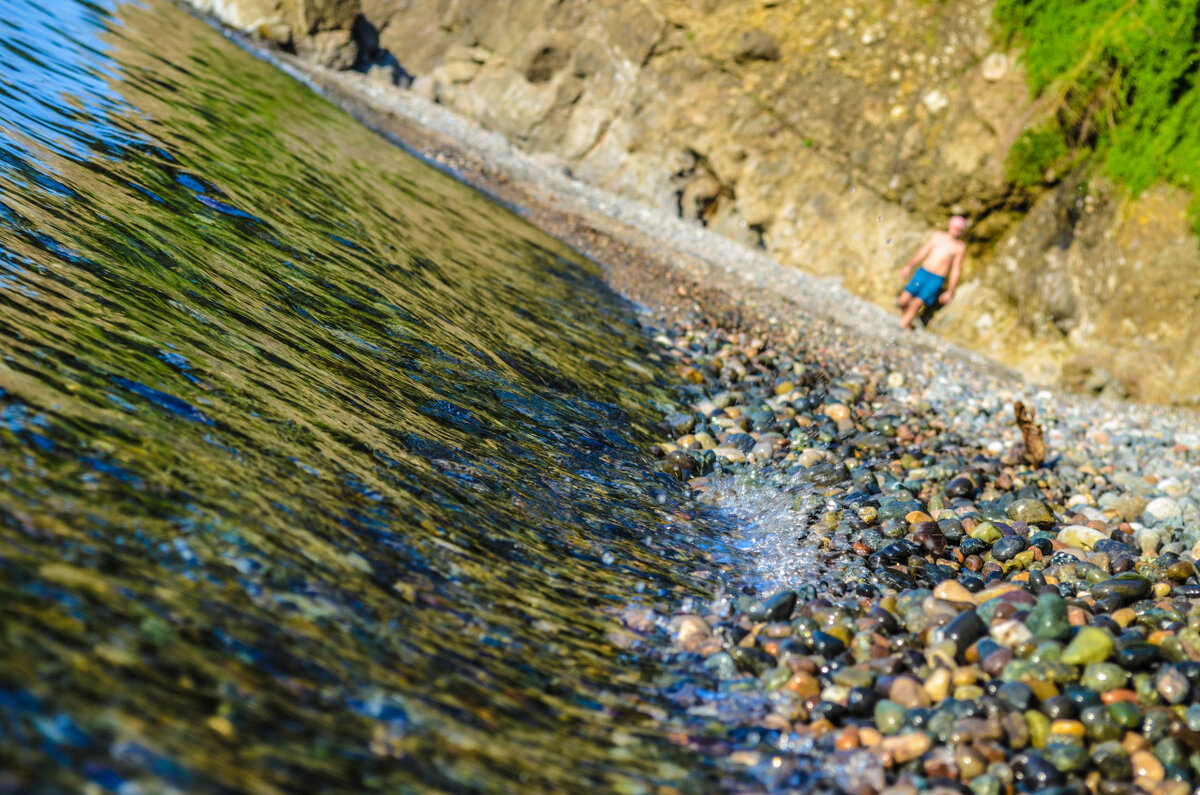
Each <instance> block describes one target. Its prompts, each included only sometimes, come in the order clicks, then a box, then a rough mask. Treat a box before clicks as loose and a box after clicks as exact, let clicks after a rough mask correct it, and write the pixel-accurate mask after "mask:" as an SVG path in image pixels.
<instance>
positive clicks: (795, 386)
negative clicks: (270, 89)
mask: <svg viewBox="0 0 1200 795" xmlns="http://www.w3.org/2000/svg"><path fill="white" fill-rule="evenodd" d="M280 63H281V65H283V66H284V67H285V68H287V69H289V70H290V71H292V72H293V73H294V74H297V75H298V76H300V77H301V78H302V79H305V80H306V81H308V82H309V83H310V85H314V86H315V87H316V88H318V90H320V91H322V92H323V93H324V94H325V95H326V96H327V97H330V98H331V99H333V100H334V101H335V102H338V104H341V105H342V106H343V107H345V108H347V109H348V110H350V111H351V112H352V113H354V114H355V115H356V116H358V117H359V118H360V119H362V120H364V121H365V122H366V123H367V124H369V125H371V126H373V127H374V128H375V129H377V130H380V131H382V132H384V133H385V134H386V135H388V136H389V137H390V138H392V140H394V141H397V142H399V143H401V144H402V145H404V146H406V147H407V148H408V149H409V150H410V151H413V152H415V153H416V154H418V155H420V156H422V157H423V158H425V159H426V160H427V161H429V162H431V163H433V164H435V165H438V166H439V167H441V168H443V169H444V170H447V171H450V172H451V173H454V174H455V175H456V176H458V177H459V178H461V179H463V180H464V181H466V182H467V183H469V184H472V185H474V186H476V187H477V188H479V189H480V190H483V191H484V192H485V193H488V194H489V195H490V196H491V197H493V198H495V199H496V200H498V201H500V202H502V203H505V204H507V205H508V206H510V207H513V208H515V209H516V210H517V211H518V212H519V213H520V214H522V215H523V216H524V217H525V218H527V219H528V220H530V221H531V222H532V223H534V224H535V225H537V226H539V227H541V228H542V229H544V230H546V231H549V232H550V233H551V234H553V235H555V236H556V237H558V238H560V239H562V240H564V241H566V242H567V243H569V244H570V245H572V246H573V247H575V248H576V249H577V250H579V251H581V252H582V253H584V254H586V255H588V256H589V257H591V258H592V259H593V260H595V261H596V262H598V263H600V265H601V266H602V267H603V269H604V272H605V274H606V278H607V280H608V281H609V283H610V284H611V285H612V286H613V287H614V288H615V289H617V290H618V291H619V292H621V293H622V294H623V295H624V296H626V297H627V298H628V299H629V300H631V301H633V302H635V303H636V304H638V306H639V307H640V309H641V317H642V323H643V326H644V329H645V331H646V334H647V335H648V336H649V337H650V338H651V339H653V340H654V342H655V350H656V353H655V355H654V358H655V359H656V360H657V361H656V362H655V364H656V365H657V366H661V367H662V368H663V369H664V370H665V372H667V373H669V374H670V375H671V379H672V382H673V390H674V395H675V399H674V401H673V402H672V403H671V404H669V405H666V404H664V405H662V406H660V407H659V408H660V413H661V417H662V419H661V422H660V424H659V427H658V428H657V434H658V439H657V442H656V443H655V444H654V445H653V446H652V447H651V448H650V449H648V450H647V451H646V452H647V456H648V457H649V458H651V459H652V460H653V462H654V464H653V465H654V466H655V467H657V468H658V469H660V470H661V471H663V472H665V473H667V474H668V475H670V476H671V477H672V478H674V479H675V480H676V481H678V483H679V487H680V488H681V489H682V490H684V491H685V492H686V494H688V495H689V496H690V498H691V499H692V500H694V502H695V503H696V504H697V506H699V507H701V508H702V509H703V510H705V511H708V512H710V513H711V514H712V515H714V516H719V517H721V518H722V520H723V521H726V522H728V523H729V525H730V527H731V528H733V529H732V530H731V535H730V539H729V545H730V549H731V550H733V552H732V553H731V554H730V555H728V556H721V557H719V558H714V559H713V560H711V561H701V562H698V563H697V566H696V570H695V571H694V572H693V576H694V577H695V579H696V580H697V582H698V583H700V584H701V586H702V589H703V590H705V591H707V592H708V593H709V594H711V598H709V599H706V600H689V601H688V602H686V603H684V604H680V605H677V606H676V607H675V608H674V609H673V610H672V611H669V612H663V611H655V610H650V609H647V608H645V607H642V606H639V605H633V606H631V607H629V608H627V609H626V610H625V611H624V612H623V613H622V620H623V622H624V625H625V630H626V631H627V633H629V635H632V636H634V637H635V638H639V639H640V641H639V642H636V643H632V642H630V643H627V644H626V645H628V646H629V647H631V648H636V649H639V650H641V651H640V653H645V654H647V655H653V656H656V657H659V658H662V659H665V660H669V661H670V663H671V664H672V665H674V666H682V667H684V668H686V669H687V670H689V671H690V672H691V676H690V679H689V684H687V685H685V686H683V687H681V688H678V689H677V690H675V691H674V692H673V693H672V694H671V703H672V708H673V709H675V710H676V711H677V713H678V715H679V716H680V720H681V722H682V725H683V726H684V727H685V729H683V730H681V731H679V732H677V733H676V734H675V735H674V736H673V738H672V739H673V741H675V742H678V743H679V744H681V745H687V746H692V747H701V748H704V749H706V751H707V752H708V753H710V754H711V755H713V756H715V757H721V758H722V759H725V760H726V761H727V762H728V763H729V764H730V765H732V766H733V767H734V768H737V769H739V770H741V771H744V772H745V773H746V774H747V775H748V776H749V780H751V781H755V782H757V783H758V785H759V786H761V787H763V788H766V789H770V790H783V791H786V790H789V789H796V788H798V787H802V788H803V789H806V790H824V791H839V792H850V793H878V792H886V793H893V795H899V793H915V792H947V793H950V792H963V793H965V792H972V793H978V794H979V795H999V794H1000V793H1008V792H1014V791H1015V792H1032V791H1059V792H1079V793H1085V792H1089V793H1134V792H1146V793H1156V794H1158V793H1162V794H1163V795H1166V794H1167V793H1179V794H1180V795H1182V793H1186V792H1191V791H1193V790H1194V789H1195V788H1196V787H1197V786H1198V785H1200V572H1198V570H1197V565H1196V561H1197V557H1198V556H1200V422H1198V421H1197V417H1196V416H1195V415H1194V414H1190V413H1187V412H1183V411H1176V410H1168V409H1165V408H1161V407H1153V406H1135V405H1131V404H1126V403H1119V402H1101V401H1096V400H1092V399H1088V398H1082V397H1077V396H1070V395H1064V394H1060V393H1057V392H1054V391H1048V390H1042V389H1039V388H1037V387H1033V386H1030V385H1029V384H1027V383H1025V382H1024V381H1023V380H1022V379H1021V377H1020V374H1018V373H1013V372H1010V371H1007V370H1005V369H1004V368H1001V367H999V366H996V365H994V364H991V363H989V362H987V361H985V360H982V359H981V358H980V357H978V356H976V355H974V354H970V353H968V352H965V351H962V350H960V349H957V348H955V347H954V346H953V345H952V344H950V343H948V342H946V341H944V340H941V339H938V338H937V337H936V336H934V335H932V334H929V333H925V332H917V333H914V334H908V335H905V334H902V333H901V332H899V331H898V330H897V329H896V328H895V325H896V318H895V317H894V316H893V315H892V314H891V313H889V312H887V311H886V310H883V309H880V308H878V307H874V306H869V305H866V304H863V303H861V302H858V301H856V300H855V299H853V298H852V297H850V296H849V294H848V293H847V292H846V291H845V290H843V289H841V287H840V286H838V285H836V284H833V283H830V282H826V281H822V280H817V279H813V278H811V277H808V276H806V275H805V274H803V273H801V272H798V271H794V270H786V269H783V268H781V267H780V266H778V265H775V264H774V263H772V262H770V261H767V260H765V258H764V257H762V256H761V255H760V254H759V253H758V252H753V251H747V250H745V249H741V248H740V247H737V246H735V245H734V244H732V243H730V242H729V241H724V240H722V239H720V238H717V237H716V236H715V235H711V234H708V233H707V232H705V231H704V230H703V229H701V228H699V227H695V226H690V225H686V224H683V223H682V222H680V221H678V219H673V218H667V217H664V216H661V215H658V214H655V213H653V212H651V211H649V210H646V209H645V208H641V207H638V206H637V205H634V204H632V203H629V202H625V201H623V200H619V199H616V198H614V197H612V196H609V195H607V194H601V193H599V192H597V191H594V190H593V189H591V188H587V187H586V186H583V185H580V184H579V183H576V182H574V181H573V180H571V179H570V178H569V177H568V176H566V175H563V174H561V173H559V172H556V171H554V170H553V169H549V168H546V167H544V166H542V165H539V164H538V163H537V162H535V161H533V160H532V159H530V158H528V157H526V156H525V155H523V154H521V153H520V152H517V151H516V150H514V149H513V148H512V147H511V146H509V145H507V144H506V143H505V142H503V141H502V139H499V138H498V136H494V135H491V134H488V133H484V132H482V131H480V130H478V129H477V128H475V127H473V126H472V125H470V124H469V123H467V122H465V121H462V120H459V119H456V118H454V117H452V116H450V115H449V114H447V113H445V111H443V110H442V109H440V108H438V107H436V106H432V105H428V104H422V103H421V101H420V100H419V99H417V98H414V97H408V96H406V95H404V94H402V93H398V92H384V90H383V89H382V88H381V87H379V86H377V85H374V84H371V83H368V82H367V81H365V80H362V79H360V78H356V77H352V76H346V75H340V74H336V73H332V72H326V71H323V70H319V69H317V68H315V67H311V66H305V65H303V64H300V63H299V62H295V61H290V60H287V59H283V60H281V61H280ZM1018 403H1020V404H1021V406H1023V407H1027V408H1028V410H1029V411H1030V412H1031V414H1032V420H1031V422H1027V423H1025V426H1026V427H1025V433H1024V434H1023V433H1022V428H1021V427H1020V425H1019V424H1018V422H1017V412H1018V411H1019V410H1020V409H1018V408H1017V404H1018ZM1029 433H1033V434H1035V435H1037V434H1039V433H1040V436H1041V442H1042V444H1043V445H1044V450H1039V449H1032V448H1034V447H1038V445H1037V444H1033V443H1031V442H1030V439H1029V437H1028V434H1029ZM737 786H741V785H737ZM737 786H734V788H737Z"/></svg>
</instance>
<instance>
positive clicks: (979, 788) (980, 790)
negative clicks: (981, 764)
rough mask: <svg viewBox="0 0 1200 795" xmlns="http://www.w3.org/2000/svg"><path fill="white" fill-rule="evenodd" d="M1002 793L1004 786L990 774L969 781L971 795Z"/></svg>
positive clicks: (997, 794)
mask: <svg viewBox="0 0 1200 795" xmlns="http://www.w3.org/2000/svg"><path fill="white" fill-rule="evenodd" d="M1003 791H1004V785H1003V784H1002V783H1001V781H1000V779H999V778H998V777H997V776H995V775H993V774H991V773H984V774H983V775H982V776H976V777H975V778H973V779H971V793H972V795H1000V794H1001V792H1003Z"/></svg>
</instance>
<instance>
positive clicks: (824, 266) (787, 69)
mask: <svg viewBox="0 0 1200 795" xmlns="http://www.w3.org/2000/svg"><path fill="white" fill-rule="evenodd" d="M196 2H197V3H198V4H199V5H201V6H202V7H206V9H207V10H211V11H213V12H214V13H216V14H217V15H218V16H219V17H221V18H222V19H223V20H225V21H226V22H228V23H229V24H232V25H234V26H236V27H239V28H243V29H247V30H253V31H255V32H257V33H259V34H260V35H263V36H266V37H268V38H271V39H273V40H274V41H276V42H278V43H280V44H282V45H283V46H286V47H290V48H292V49H294V50H296V51H298V52H300V53H303V54H306V55H308V56H309V57H311V58H313V59H315V60H318V61H320V62H322V63H325V64H326V65H332V66H335V67H340V68H351V67H356V68H359V69H360V70H363V71H367V73H368V76H369V77H370V78H373V79H383V80H387V81H389V82H395V83H398V84H400V85H402V86H405V87H408V86H411V87H410V89H409V90H413V91H418V92H421V93H422V94H424V95H425V96H427V97H429V98H431V99H435V100H436V101H438V102H442V103H444V104H446V105H448V106H449V107H451V108H453V109H455V110H456V111H458V112H460V113H463V114H465V115H467V116H469V117H471V118H474V119H476V120H478V121H479V122H480V123H481V124H482V125H484V126H486V127H488V128H491V129H494V130H497V131H499V132H501V133H503V134H504V135H506V136H507V137H508V138H509V139H510V140H512V141H513V142H514V143H515V144H516V145H518V146H520V147H522V148H524V149H526V150H527V151H530V152H533V153H537V154H540V155H542V156H543V157H544V159H545V161H546V162H547V164H549V165H551V166H554V167H557V168H561V169H564V170H567V171H569V172H570V173H571V174H573V175H574V176H576V177H578V178H580V179H583V180H585V181H588V182H591V183H594V184H596V185H599V186H602V187H605V188H609V189H611V190H613V191H615V192H618V193H620V194H623V195H625V196H629V197H634V198H637V199H639V200H640V201H643V202H645V203H646V204H649V205H652V206H655V207H658V208H661V209H662V210H664V211H666V212H670V213H675V214H678V215H681V216H683V217H685V218H691V219H695V220H696V221H697V222H698V223H703V224H706V225H708V226H709V227H711V228H713V229H716V230H718V231H720V232H721V233H723V234H725V235H726V236H728V237H731V238H734V239H737V240H740V241H743V242H744V243H745V244H747V245H750V246H761V247H763V248H765V249H766V250H767V251H768V252H769V253H770V254H771V255H772V256H774V257H775V258H776V259H778V260H779V261H781V262H783V263H785V264H790V265H794V266H796V267H800V268H804V269H806V270H809V271H812V272H814V273H817V274H821V275H826V276H830V277H835V278H840V279H842V280H843V282H844V283H845V285H846V286H847V287H848V288H849V289H850V290H852V291H853V292H855V293H857V294H859V295H861V296H863V297H866V298H868V299H871V300H874V301H877V302H880V303H888V302H890V301H891V300H893V298H894V296H895V294H896V293H897V292H898V290H899V288H900V287H901V286H902V285H901V283H900V281H899V279H898V275H897V273H896V270H897V268H898V267H899V266H900V265H901V264H902V263H903V262H904V261H905V260H906V259H907V258H908V257H909V256H910V255H911V254H912V252H913V251H914V250H915V249H916V248H917V247H918V246H919V245H920V243H921V242H922V240H923V238H924V237H925V236H926V235H927V234H928V233H929V232H930V230H931V229H932V228H934V227H938V226H941V225H943V224H944V223H945V220H946V218H947V217H948V216H949V215H950V214H952V213H961V214H964V215H966V216H968V217H969V218H970V219H971V220H972V227H971V229H970V230H969V233H968V236H967V237H968V242H969V243H970V248H969V254H968V260H967V266H966V275H965V277H964V284H963V286H962V287H961V288H960V291H959V294H958V296H957V298H956V300H955V302H954V303H953V304H951V306H950V307H949V308H947V309H946V310H944V311H942V312H940V313H938V314H937V315H936V316H935V317H934V318H933V319H932V320H931V322H930V327H931V329H932V330H934V331H936V332H937V333H941V334H944V335H947V336H952V337H954V338H956V339H958V340H960V341H962V342H965V343H966V344H968V345H970V346H972V347H974V348H976V349H978V350H982V351H984V352H986V353H988V354H990V355H991V356H993V357H994V358H997V359H999V360H1001V361H1003V362H1006V363H1008V364H1011V365H1014V366H1016V367H1018V368H1020V369H1022V370H1023V371H1025V372H1026V374H1027V375H1029V376H1030V377H1032V378H1033V379H1034V380H1035V381H1041V382H1045V383H1054V382H1060V383H1063V384H1064V385H1066V386H1068V387H1071V388H1076V389H1084V390H1088V391H1094V392H1104V393H1106V394H1110V395H1122V394H1126V393H1129V394H1131V395H1132V396H1133V397H1136V398H1139V399H1145V400H1152V401H1162V402H1195V399H1196V398H1195V396H1196V395H1198V394H1200V356H1196V355H1195V353H1196V352H1197V349H1198V348H1200V320H1198V319H1197V316H1196V313H1195V312H1194V309H1195V307H1196V306H1198V305H1200V249H1198V247H1197V241H1196V239H1195V238H1194V236H1192V235H1191V234H1190V232H1189V231H1188V227H1187V223H1186V220H1185V218H1184V211H1185V207H1186V197H1184V196H1182V195H1180V194H1178V193H1177V192H1174V191H1171V190H1167V189H1157V190H1152V191H1150V192H1148V193H1146V194H1144V195H1142V196H1141V197H1139V198H1135V199H1131V198H1129V197H1128V196H1126V195H1125V194H1124V193H1122V192H1121V191H1120V190H1118V189H1116V188H1114V187H1113V186H1111V185H1109V184H1107V183H1105V182H1104V181H1103V180H1097V179H1092V180H1088V179H1086V178H1085V174H1086V173H1087V172H1086V167H1085V169H1084V170H1081V171H1080V172H1079V173H1075V174H1066V175H1058V174H1045V175H1044V180H1043V183H1044V184H1043V185H1042V186H1041V187H1039V188H1037V189H1035V190H1033V191H1028V190H1026V191H1021V190H1016V189H1014V188H1013V186H1012V185H1011V184H1010V183H1009V182H1007V181H1006V180H1005V178H1004V162H1005V157H1006V155H1007V153H1008V150H1009V148H1010V147H1011V146H1012V145H1013V143H1014V141H1015V140H1017V137H1018V136H1019V135H1020V134H1021V131H1022V129H1023V127H1024V126H1025V125H1026V124H1027V123H1028V122H1029V121H1030V120H1031V119H1034V118H1036V117H1037V115H1038V114H1039V113H1040V112H1042V110H1041V109H1040V108H1039V106H1038V104H1037V103H1036V102H1033V101H1032V100H1031V97H1030V96H1029V95H1028V92H1027V89H1026V87H1025V86H1026V84H1025V79H1024V75H1023V74H1022V71H1021V68H1020V62H1019V58H1018V57H1017V54H1015V53H1010V52H1004V51H1002V50H999V49H997V48H996V45H995V44H994V42H993V40H992V38H991V36H990V30H991V24H990V20H991V4H990V2H988V1H987V0H957V1H955V0H948V1H947V2H939V3H935V2H928V0H894V1H893V0H837V1H836V2H822V0H196ZM204 4H207V6H205V5H204ZM397 90H401V89H399V88H398V89H397Z"/></svg>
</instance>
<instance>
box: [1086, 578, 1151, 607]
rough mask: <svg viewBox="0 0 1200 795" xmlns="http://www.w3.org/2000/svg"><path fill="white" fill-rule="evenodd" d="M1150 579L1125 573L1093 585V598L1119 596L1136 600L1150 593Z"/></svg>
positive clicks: (1131, 600)
mask: <svg viewBox="0 0 1200 795" xmlns="http://www.w3.org/2000/svg"><path fill="white" fill-rule="evenodd" d="M1150 585H1151V583H1150V581H1149V580H1147V579H1146V578H1145V577H1142V576H1140V575H1137V574H1125V575H1121V576H1119V577H1113V578H1112V579H1109V580H1105V581H1104V582H1101V583H1097V584H1095V585H1093V586H1092V589H1091V590H1092V598H1094V599H1102V598H1104V597H1106V596H1117V597H1120V599H1121V600H1122V601H1123V602H1125V603H1127V604H1128V603H1129V602H1136V601H1137V600H1138V599H1142V598H1144V597H1145V596H1146V595H1147V594H1149V593H1150Z"/></svg>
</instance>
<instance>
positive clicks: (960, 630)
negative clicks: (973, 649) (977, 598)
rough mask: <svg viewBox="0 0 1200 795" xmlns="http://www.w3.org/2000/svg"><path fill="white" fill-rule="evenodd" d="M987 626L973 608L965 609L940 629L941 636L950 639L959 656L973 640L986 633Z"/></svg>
mask: <svg viewBox="0 0 1200 795" xmlns="http://www.w3.org/2000/svg"><path fill="white" fill-rule="evenodd" d="M987 631H988V628H987V626H986V625H985V624H984V623H983V620H982V619H980V618H979V616H978V615H976V614H975V611H974V610H965V611H963V612H962V613H959V614H958V618H955V619H954V620H953V621H951V622H950V623H949V624H947V625H946V627H945V628H944V629H943V630H942V637H943V638H945V639H946V640H949V641H952V642H953V643H954V646H955V648H956V650H957V652H958V654H959V655H960V656H961V655H962V654H963V652H965V651H966V650H967V648H968V647H969V646H970V645H971V644H972V643H974V642H975V641H977V640H979V639H980V638H982V637H983V636H984V635H986V634H987Z"/></svg>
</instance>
